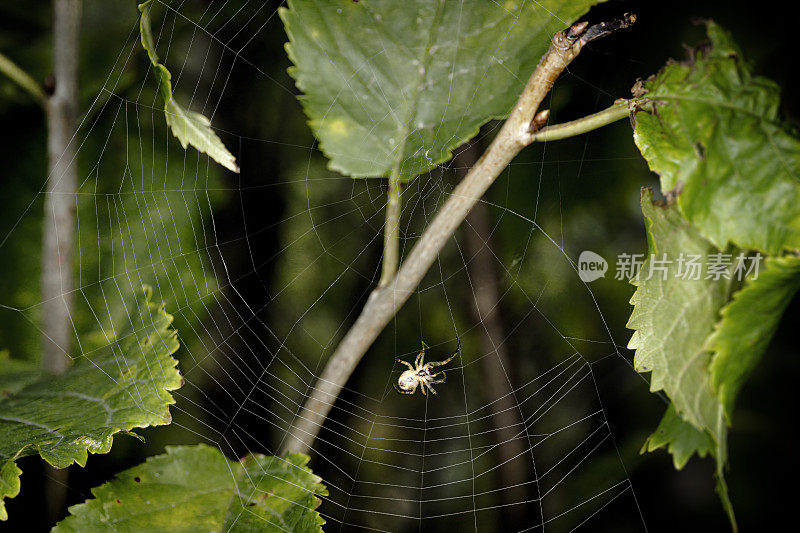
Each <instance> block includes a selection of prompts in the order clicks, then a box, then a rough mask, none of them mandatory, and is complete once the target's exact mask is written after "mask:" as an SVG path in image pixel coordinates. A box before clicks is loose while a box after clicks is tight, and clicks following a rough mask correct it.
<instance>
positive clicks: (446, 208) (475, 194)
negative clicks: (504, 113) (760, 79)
mask: <svg viewBox="0 0 800 533" xmlns="http://www.w3.org/2000/svg"><path fill="white" fill-rule="evenodd" d="M625 20H627V21H629V22H627V24H626V25H629V24H630V23H632V22H633V20H635V18H634V17H633V16H626V18H625ZM587 26H588V24H587V23H586V22H580V23H578V24H575V25H573V26H572V27H570V28H569V29H567V30H564V31H559V32H557V33H556V34H555V35H554V36H553V39H552V42H551V44H550V48H549V49H548V51H547V52H546V53H545V55H544V56H543V57H542V59H541V60H540V61H539V64H538V65H537V67H536V70H534V72H533V74H532V75H531V77H530V79H529V80H528V83H527V84H526V85H525V88H524V89H523V91H522V94H521V95H520V97H519V99H518V100H517V103H516V104H515V106H514V108H513V109H512V111H511V114H510V115H509V117H508V119H506V121H505V123H504V124H503V127H502V128H501V130H500V132H499V133H498V134H497V136H496V137H495V138H494V140H493V141H492V143H491V145H490V146H489V148H488V149H487V150H486V152H484V154H483V155H482V156H481V157H480V159H478V161H477V162H476V164H475V166H473V167H472V169H471V170H470V171H469V173H468V174H467V175H466V177H465V178H464V179H463V180H462V181H461V183H459V185H458V186H457V187H456V188H455V189H454V190H453V193H452V194H451V196H450V198H449V199H448V200H447V202H445V204H444V205H443V206H442V208H441V209H440V210H439V212H438V213H437V214H436V217H435V218H434V219H433V221H432V222H431V223H430V225H429V226H428V228H427V229H426V230H425V232H424V233H423V235H422V236H421V237H420V239H419V240H418V241H417V243H416V244H415V245H414V248H413V249H412V250H411V253H410V254H409V256H408V258H407V259H406V260H405V261H404V262H403V264H402V266H401V267H400V270H399V271H398V272H397V275H396V276H395V277H394V278H393V279H392V280H391V281H390V282H389V283H387V284H386V285H380V286H378V287H377V288H376V289H374V290H373V291H372V293H371V294H370V296H369V298H368V300H367V303H366V305H365V306H364V309H363V310H362V311H361V314H360V315H359V317H358V319H357V320H356V322H355V323H354V324H353V326H352V327H351V328H350V330H349V331H348V332H347V334H345V336H344V338H343V339H342V341H341V342H340V343H339V346H338V347H337V348H336V351H335V352H334V353H333V355H331V358H330V359H329V360H328V363H327V365H326V366H325V369H324V370H323V372H322V375H321V376H320V377H319V379H318V380H317V381H316V383H315V384H314V386H313V388H312V390H311V393H310V396H309V397H308V399H307V400H306V402H305V404H304V405H303V407H302V410H301V412H300V413H299V415H298V417H297V419H296V420H295V421H294V424H293V426H292V428H291V429H290V430H289V432H288V434H287V438H286V440H285V442H284V445H283V449H282V451H281V453H286V452H307V451H308V449H309V448H310V447H311V444H312V443H313V442H314V439H315V438H316V436H317V434H318V433H319V431H320V429H321V428H322V424H323V423H324V422H325V419H326V418H327V416H328V413H329V412H330V410H331V407H333V402H334V401H336V398H337V397H338V395H339V393H340V392H341V390H342V387H344V384H345V383H346V382H347V380H348V378H349V377H350V375H351V374H352V373H353V370H354V369H355V367H356V365H357V364H358V362H359V361H360V360H361V358H362V357H363V356H364V353H366V351H367V349H369V347H370V346H371V345H372V343H373V342H374V341H375V339H376V338H377V337H378V335H379V334H380V332H381V331H383V328H384V327H385V326H386V324H388V323H389V321H390V320H391V319H392V318H393V317H394V316H395V315H396V314H397V312H398V311H399V310H400V308H401V307H402V306H403V304H404V303H405V302H406V300H408V298H409V297H410V296H411V294H412V293H413V291H414V289H416V287H417V286H418V285H419V283H420V281H422V278H423V277H424V276H425V273H426V272H427V271H428V269H429V268H430V267H431V265H432V264H433V262H434V261H435V260H436V257H437V255H438V254H439V252H440V251H441V249H442V248H443V247H444V245H445V244H446V243H447V241H448V240H449V239H450V237H451V236H452V235H453V233H454V232H455V230H456V228H458V226H459V225H460V224H461V222H462V221H463V220H464V218H465V217H466V216H467V213H469V211H470V209H472V206H474V205H475V203H476V202H477V201H478V200H480V198H481V197H482V196H483V194H484V193H485V192H486V190H487V189H488V188H489V186H491V184H492V183H494V181H495V179H496V178H497V176H499V175H500V173H501V172H502V171H503V170H504V169H505V168H506V167H507V166H508V164H509V163H510V162H511V161H512V160H513V159H514V157H516V155H517V154H518V153H519V152H520V151H521V150H522V149H523V148H525V146H527V145H528V144H530V142H532V139H531V124H532V121H533V119H534V116H535V115H536V112H537V110H538V108H539V105H540V104H541V103H542V101H543V100H544V97H545V96H546V95H547V93H548V92H549V91H550V89H551V88H552V86H553V84H554V83H555V81H556V78H558V76H559V75H560V74H561V72H563V71H564V69H565V68H566V67H567V65H569V63H570V62H571V61H572V60H573V59H575V57H577V55H578V53H579V52H580V51H581V48H582V47H583V46H584V45H585V44H586V43H587V42H589V41H590V40H592V39H593V38H596V37H597V36H600V35H602V34H598V33H597V30H596V26H593V27H592V28H590V30H589V31H587ZM587 35H588V37H587Z"/></svg>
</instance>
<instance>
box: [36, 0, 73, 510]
mask: <svg viewBox="0 0 800 533" xmlns="http://www.w3.org/2000/svg"><path fill="white" fill-rule="evenodd" d="M80 19H81V2H80V0H54V2H53V77H54V78H55V91H54V92H53V94H52V95H51V96H50V97H49V98H47V99H46V100H44V104H45V111H46V118H47V159H48V161H47V170H48V176H47V195H46V196H45V201H44V221H43V224H42V226H43V229H44V235H43V243H42V280H41V283H42V301H43V302H44V305H43V309H42V333H43V335H42V341H43V343H42V367H43V368H44V369H45V370H47V371H49V372H54V373H61V372H64V371H65V370H66V369H67V367H68V366H69V364H70V360H71V359H70V356H69V353H70V344H71V340H72V321H71V318H70V314H71V312H72V290H73V279H72V249H73V243H74V233H75V200H76V194H75V187H76V183H77V176H76V174H77V172H76V169H75V158H76V155H77V152H76V149H75V147H76V145H77V143H76V142H75V139H74V138H73V137H74V135H75V122H76V116H77V108H78V51H79V49H80ZM67 472H68V471H67V470H66V469H63V470H56V469H51V468H49V469H48V471H47V481H46V488H45V490H46V494H47V514H48V518H49V519H50V521H51V522H53V523H54V522H55V521H57V520H59V519H60V518H61V517H62V516H63V512H64V506H65V502H66V489H67V484H66V481H67Z"/></svg>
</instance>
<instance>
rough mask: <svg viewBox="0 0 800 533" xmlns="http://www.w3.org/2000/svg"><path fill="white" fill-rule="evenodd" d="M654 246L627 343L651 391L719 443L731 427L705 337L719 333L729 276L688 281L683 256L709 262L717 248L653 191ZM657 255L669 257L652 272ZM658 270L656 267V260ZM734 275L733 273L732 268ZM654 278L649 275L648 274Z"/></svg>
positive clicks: (646, 201) (649, 217) (645, 202)
mask: <svg viewBox="0 0 800 533" xmlns="http://www.w3.org/2000/svg"><path fill="white" fill-rule="evenodd" d="M642 213H643V214H644V216H645V220H646V226H647V233H648V235H647V237H648V242H649V243H650V250H649V258H648V259H647V260H646V261H645V262H644V264H643V265H642V268H641V270H640V272H639V275H638V277H637V278H635V279H634V280H632V283H633V284H634V285H636V287H637V289H636V292H635V293H634V295H633V297H632V298H631V303H632V304H633V305H634V309H633V312H632V313H631V317H630V320H629V321H628V327H629V328H630V329H633V330H635V331H634V333H633V336H632V337H631V340H630V342H629V343H628V347H629V348H631V349H635V350H636V353H635V355H634V366H635V368H636V370H637V371H638V372H651V378H650V390H652V391H658V390H662V389H663V390H664V392H666V393H667V395H668V396H669V397H670V399H671V400H672V402H673V405H674V406H675V410H676V411H677V413H678V414H679V415H680V416H681V417H682V418H684V419H685V420H687V421H689V422H691V423H692V424H693V425H694V426H695V427H697V428H698V429H701V430H706V431H709V432H711V434H712V436H714V437H715V440H716V441H717V442H719V441H720V437H721V434H723V433H724V432H725V424H724V421H723V419H722V409H721V405H720V402H719V401H718V400H717V398H716V396H715V394H714V393H713V391H712V390H711V384H710V381H709V370H708V366H709V363H710V361H711V354H710V352H708V351H707V350H706V349H705V341H706V338H707V337H708V336H709V335H710V334H711V332H712V331H713V330H714V324H716V322H717V317H718V314H719V310H720V309H721V308H722V306H724V305H725V304H726V303H727V301H728V297H729V292H730V290H731V280H730V279H724V278H722V279H719V280H714V279H703V278H705V277H706V275H705V272H703V273H702V275H701V276H700V279H697V280H694V279H683V277H682V276H681V275H680V273H679V271H678V269H679V268H680V263H679V259H680V257H681V254H683V257H684V258H689V257H690V256H699V260H698V262H699V263H700V264H702V265H708V264H709V263H710V262H711V258H710V257H709V256H711V255H712V254H714V253H717V252H718V250H717V249H716V248H715V247H714V245H713V244H711V243H710V242H708V241H707V240H706V239H705V238H703V236H702V235H700V233H699V232H698V231H697V229H695V228H694V227H693V226H692V225H691V224H689V222H687V221H686V219H684V218H683V217H682V216H681V214H680V212H679V210H678V208H677V207H676V206H675V205H657V204H654V203H653V192H652V190H649V189H646V190H644V191H643V194H642ZM654 259H655V260H656V261H662V260H664V259H666V260H667V261H668V264H666V265H662V266H664V267H665V268H664V271H663V272H661V271H658V270H656V269H655V268H654V269H653V271H654V273H653V275H651V276H648V274H649V273H650V271H651V264H653V261H654ZM653 266H654V267H655V266H656V265H653ZM684 268H685V266H684ZM728 276H730V277H733V276H731V272H730V270H728ZM648 277H649V279H646V278H648Z"/></svg>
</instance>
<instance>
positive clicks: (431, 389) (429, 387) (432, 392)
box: [423, 382, 436, 394]
mask: <svg viewBox="0 0 800 533" xmlns="http://www.w3.org/2000/svg"><path fill="white" fill-rule="evenodd" d="M425 385H427V386H428V390H430V391H431V394H436V391H435V390H433V387H431V384H430V383H428V382H426V383H425ZM423 390H425V388H424V387H423Z"/></svg>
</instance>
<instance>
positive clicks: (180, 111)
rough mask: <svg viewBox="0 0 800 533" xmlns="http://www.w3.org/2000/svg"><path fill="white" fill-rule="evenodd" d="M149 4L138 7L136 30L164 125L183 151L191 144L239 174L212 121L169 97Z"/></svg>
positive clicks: (169, 87)
mask: <svg viewBox="0 0 800 533" xmlns="http://www.w3.org/2000/svg"><path fill="white" fill-rule="evenodd" d="M152 1H153V0H147V1H146V2H143V3H141V4H139V12H140V13H141V17H140V19H139V31H140V33H141V40H142V47H143V48H144V49H145V50H146V51H147V56H148V57H149V58H150V62H151V63H152V64H153V68H154V69H155V71H156V78H157V79H158V87H159V90H160V92H161V97H162V98H163V99H164V113H165V114H166V117H167V125H168V126H169V128H170V129H171V130H172V133H173V135H175V137H177V138H178V140H179V141H180V143H181V146H183V148H184V149H185V148H186V147H187V146H189V145H190V144H191V145H192V146H194V147H195V148H197V150H198V151H200V152H202V153H204V154H208V155H209V156H210V157H211V158H212V159H213V160H214V161H216V162H217V163H219V164H220V165H222V166H223V167H225V168H227V169H229V170H232V171H233V172H239V167H238V166H237V165H236V158H235V157H234V156H233V154H231V153H230V152H229V151H228V149H227V148H225V145H224V144H222V141H221V140H220V138H219V137H218V136H217V134H216V133H214V130H213V129H212V128H211V121H210V120H209V119H208V118H206V117H205V116H203V115H202V114H200V113H196V112H194V111H189V110H187V109H185V108H183V107H182V106H181V105H180V104H178V102H176V101H175V98H174V97H173V94H172V75H171V74H170V72H169V70H167V68H166V67H165V66H164V65H162V64H161V63H160V62H159V59H158V54H157V53H156V43H155V40H154V39H153V33H152V31H151V29H150V10H151V8H152Z"/></svg>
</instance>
